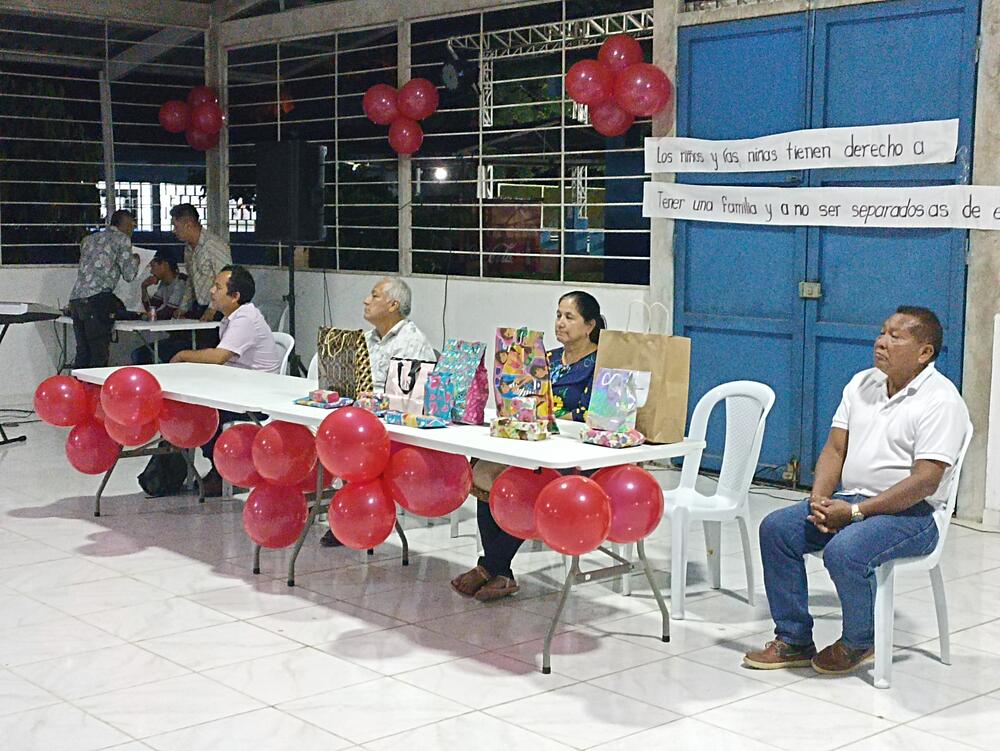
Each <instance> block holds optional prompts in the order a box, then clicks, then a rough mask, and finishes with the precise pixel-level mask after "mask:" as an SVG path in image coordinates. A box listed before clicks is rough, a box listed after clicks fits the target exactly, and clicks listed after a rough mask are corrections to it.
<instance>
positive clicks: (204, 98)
mask: <svg viewBox="0 0 1000 751" xmlns="http://www.w3.org/2000/svg"><path fill="white" fill-rule="evenodd" d="M225 122H226V115H225V113H224V112H223V111H222V108H221V107H219V95H218V94H217V93H216V91H215V89H213V88H212V87H210V86H195V87H194V88H193V89H191V91H189V92H188V95H187V101H186V102H182V101H180V100H179V99H171V100H170V101H169V102H167V103H165V104H164V105H163V106H162V107H160V125H162V126H163V128H164V129H165V130H166V131H167V132H168V133H181V132H184V134H185V137H186V138H187V142H188V145H190V146H191V148H193V149H195V150H197V151H207V150H208V149H213V148H215V147H216V146H217V145H218V143H219V131H220V130H222V126H223V125H225Z"/></svg>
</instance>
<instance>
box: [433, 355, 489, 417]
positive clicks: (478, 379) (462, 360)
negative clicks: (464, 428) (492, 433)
mask: <svg viewBox="0 0 1000 751" xmlns="http://www.w3.org/2000/svg"><path fill="white" fill-rule="evenodd" d="M485 356H486V345H485V344H483V343H482V342H466V341H462V340H461V339H449V340H448V343H447V344H446V345H445V348H444V351H443V352H442V353H441V359H439V360H438V364H437V367H436V368H434V372H435V373H438V374H442V375H444V374H448V375H450V376H451V388H452V393H453V394H454V400H453V402H452V405H451V421H452V422H456V423H461V424H464V425H482V424H483V415H484V413H485V410H486V402H487V401H489V398H490V393H489V385H488V382H487V379H486V366H485V364H484V363H483V359H484V357H485Z"/></svg>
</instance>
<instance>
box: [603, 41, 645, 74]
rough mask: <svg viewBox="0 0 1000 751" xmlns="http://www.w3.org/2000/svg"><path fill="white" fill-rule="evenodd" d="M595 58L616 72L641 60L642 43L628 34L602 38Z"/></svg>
mask: <svg viewBox="0 0 1000 751" xmlns="http://www.w3.org/2000/svg"><path fill="white" fill-rule="evenodd" d="M597 59H598V60H600V61H601V62H602V63H604V65H605V66H606V67H607V69H608V70H610V71H611V72H612V73H617V72H618V71H620V70H625V68H627V67H628V66H630V65H635V64H636V63H641V62H642V45H640V44H639V43H638V42H637V41H636V40H635V38H634V37H630V36H629V35H628V34H615V35H614V36H610V37H608V38H607V39H605V40H604V44H602V45H601V51H600V52H598V53H597Z"/></svg>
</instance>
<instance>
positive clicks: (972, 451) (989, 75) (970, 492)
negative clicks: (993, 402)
mask: <svg viewBox="0 0 1000 751" xmlns="http://www.w3.org/2000/svg"><path fill="white" fill-rule="evenodd" d="M980 12H981V14H982V15H981V22H980V24H981V25H980V30H981V33H982V48H981V50H980V55H979V74H978V75H979V80H978V81H977V84H976V131H975V136H974V143H975V145H976V147H975V152H974V153H973V159H972V182H973V183H974V184H975V185H1000V0H983V4H982V9H981V11H980ZM969 234H970V237H969V258H968V261H969V273H968V286H967V287H966V297H965V299H966V309H965V353H964V354H965V367H964V370H963V375H962V395H963V396H964V397H965V401H966V404H968V405H969V415H970V416H971V417H972V425H973V427H974V428H975V431H976V433H975V437H974V438H973V439H972V445H971V446H970V447H969V453H968V455H967V456H966V458H965V467H964V468H963V470H962V484H961V486H960V489H959V496H958V515H959V517H961V518H963V519H971V520H973V521H980V520H982V519H983V510H984V506H985V499H986V436H987V427H988V419H989V412H990V384H991V380H992V375H993V317H994V316H995V315H996V314H997V313H1000V232H983V231H977V230H973V231H972V232H970V233H969Z"/></svg>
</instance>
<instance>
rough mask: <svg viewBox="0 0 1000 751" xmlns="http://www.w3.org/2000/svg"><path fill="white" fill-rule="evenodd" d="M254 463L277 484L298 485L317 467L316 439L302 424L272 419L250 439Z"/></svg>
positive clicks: (268, 478) (268, 479)
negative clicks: (272, 420)
mask: <svg viewBox="0 0 1000 751" xmlns="http://www.w3.org/2000/svg"><path fill="white" fill-rule="evenodd" d="M251 454H252V456H253V466H254V467H256V468H257V471H258V472H259V473H260V476H261V477H263V478H264V479H265V480H267V481H269V482H272V483H275V484H276V485H298V484H299V483H300V482H302V481H303V480H304V479H305V478H306V477H308V476H310V475H311V474H312V473H313V471H314V470H315V468H316V439H315V438H313V434H312V431H311V430H309V428H307V427H306V426H305V425H296V424H295V423H291V422H285V421H284V420H275V421H274V422H272V423H270V424H269V425H265V426H264V427H263V428H261V429H260V432H259V433H258V434H257V437H256V438H254V439H253V448H252V449H251Z"/></svg>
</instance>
